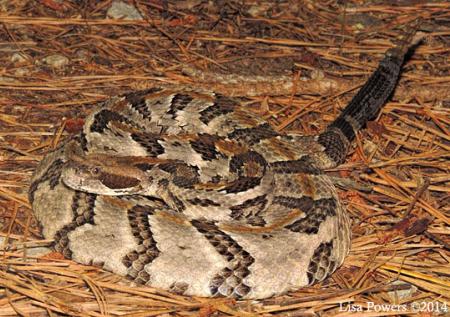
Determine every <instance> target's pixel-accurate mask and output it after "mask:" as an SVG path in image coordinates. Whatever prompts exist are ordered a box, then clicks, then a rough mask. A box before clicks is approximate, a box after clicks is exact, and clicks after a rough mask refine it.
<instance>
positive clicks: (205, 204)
mask: <svg viewBox="0 0 450 317" xmlns="http://www.w3.org/2000/svg"><path fill="white" fill-rule="evenodd" d="M187 201H188V202H189V203H191V204H192V205H197V206H202V207H209V206H215V207H220V204H219V203H217V202H215V201H213V200H211V199H200V198H197V197H196V198H194V199H188V200H187Z"/></svg>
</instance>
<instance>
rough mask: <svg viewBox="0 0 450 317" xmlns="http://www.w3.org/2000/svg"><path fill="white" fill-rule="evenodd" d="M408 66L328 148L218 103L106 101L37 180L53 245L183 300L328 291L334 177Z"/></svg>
mask: <svg viewBox="0 0 450 317" xmlns="http://www.w3.org/2000/svg"><path fill="white" fill-rule="evenodd" d="M405 53H406V49H403V48H394V49H390V50H389V51H388V53H386V56H385V57H384V59H383V60H382V61H381V62H380V64H379V66H378V68H377V69H376V71H375V72H374V73H373V74H372V76H371V77H370V78H369V79H368V81H367V82H366V84H365V85H364V86H363V87H362V89H361V90H360V91H359V92H358V93H357V94H356V96H355V97H354V98H353V99H352V101H351V102H350V104H349V105H348V106H347V107H346V108H345V109H344V110H343V112H342V113H341V115H340V116H339V117H338V118H337V119H336V120H335V121H334V122H333V123H332V124H331V125H329V126H328V128H327V129H326V130H325V131H324V132H323V133H321V134H319V135H317V136H302V135H297V134H289V135H285V134H281V133H278V132H276V131H275V130H274V129H272V127H271V126H270V125H269V124H267V123H266V122H264V121H263V120H261V119H259V118H257V117H255V115H254V114H252V113H251V112H249V111H247V110H245V109H242V108H241V107H239V106H238V103H237V102H236V101H235V100H233V99H230V98H227V97H225V96H223V95H219V94H215V93H213V92H207V91H199V90H194V89H175V90H172V89H167V88H152V89H147V90H144V91H138V92H133V93H131V94H127V95H125V96H120V97H113V98H111V99H109V100H107V101H106V102H104V103H102V104H101V105H100V106H99V107H98V108H97V110H95V111H94V112H93V113H91V114H90V115H89V116H88V117H87V119H86V120H85V124H84V128H83V131H82V132H81V133H80V134H79V135H77V136H75V137H72V138H71V139H70V140H68V141H67V142H66V143H64V144H63V145H62V146H60V147H59V148H57V149H56V150H55V151H53V152H51V153H49V154H47V156H46V157H45V158H44V159H43V161H42V162H41V163H40V165H39V166H38V168H37V169H36V172H35V174H34V176H33V179H32V183H31V186H30V191H29V197H30V201H31V202H32V206H33V210H34V214H35V216H36V218H37V219H38V220H39V222H40V223H41V225H42V230H43V235H44V236H45V237H46V238H49V239H54V241H55V242H54V244H55V248H56V250H58V251H60V252H62V253H63V254H64V256H65V257H67V258H71V259H73V260H75V261H77V262H79V263H83V264H95V265H100V266H102V267H103V268H104V269H106V270H109V271H112V272H114V273H117V274H120V275H126V276H127V277H129V278H130V279H132V280H133V281H134V282H136V283H140V284H147V285H151V286H154V287H159V288H164V289H168V290H171V291H174V292H177V293H180V294H185V295H197V296H222V295H223V296H230V297H236V298H265V297H269V296H272V295H276V294H282V293H285V292H287V291H290V290H295V289H298V288H299V287H302V286H306V285H311V284H313V283H316V282H319V281H322V280H324V279H325V278H326V277H327V276H328V275H329V274H331V273H332V272H333V271H335V269H336V268H337V267H339V265H341V264H342V262H343V260H344V257H345V256H346V254H347V253H348V250H349V244H350V229H349V219H348V216H347V215H346V213H345V211H344V209H343V206H342V204H341V202H340V201H339V199H338V195H337V192H336V190H335V188H334V186H333V184H332V182H331V181H330V178H329V177H328V176H327V175H326V174H325V173H323V170H324V169H326V168H331V167H334V166H336V165H338V164H340V163H342V162H343V161H344V160H345V157H346V154H347V151H348V148H349V146H350V143H351V141H352V140H353V139H354V138H355V133H356V131H358V130H359V129H360V128H362V127H363V126H364V125H365V123H366V122H367V120H369V119H371V118H373V117H374V116H375V115H376V114H377V112H378V111H379V109H380V108H381V107H382V106H383V104H384V103H385V102H386V100H387V99H388V97H389V96H390V94H391V93H392V91H393V89H394V87H395V85H396V83H397V80H398V77H399V74H400V70H401V66H402V64H403V59H404V55H405Z"/></svg>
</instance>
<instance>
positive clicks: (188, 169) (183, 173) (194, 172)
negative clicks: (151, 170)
mask: <svg viewBox="0 0 450 317" xmlns="http://www.w3.org/2000/svg"><path fill="white" fill-rule="evenodd" d="M159 168H160V169H161V170H163V171H165V172H167V173H170V174H172V182H173V183H174V184H175V185H177V186H178V187H181V188H193V186H194V185H195V184H197V183H198V181H199V179H198V178H199V173H198V167H196V166H191V165H188V164H186V163H184V162H181V161H180V162H170V163H163V164H160V165H159Z"/></svg>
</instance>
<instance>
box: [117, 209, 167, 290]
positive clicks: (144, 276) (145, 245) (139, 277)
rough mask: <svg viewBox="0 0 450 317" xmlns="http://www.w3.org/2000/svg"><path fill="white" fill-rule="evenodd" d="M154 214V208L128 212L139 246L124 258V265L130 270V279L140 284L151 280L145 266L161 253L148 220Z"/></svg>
mask: <svg viewBox="0 0 450 317" xmlns="http://www.w3.org/2000/svg"><path fill="white" fill-rule="evenodd" d="M154 212H155V210H154V208H152V207H149V206H140V205H136V206H134V207H133V208H131V209H130V210H128V221H129V223H130V227H131V231H132V233H133V236H134V237H135V238H136V241H137V244H138V246H137V248H136V250H134V251H131V252H129V253H128V254H127V255H125V256H124V258H123V259H122V263H123V264H124V265H125V266H126V267H127V268H128V272H127V274H128V277H130V278H131V279H133V280H134V281H135V282H136V283H139V284H145V283H147V282H148V281H149V280H150V275H149V274H148V273H147V272H146V271H145V265H147V264H149V263H151V262H152V261H153V260H154V259H155V258H157V257H158V256H159V253H160V251H159V250H158V248H157V246H156V241H155V240H154V239H153V233H152V231H151V227H150V222H149V219H148V217H149V216H151V215H153V213H154Z"/></svg>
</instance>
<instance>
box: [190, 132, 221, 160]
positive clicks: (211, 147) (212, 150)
mask: <svg viewBox="0 0 450 317" xmlns="http://www.w3.org/2000/svg"><path fill="white" fill-rule="evenodd" d="M218 139H219V137H217V136H215V135H210V134H199V136H198V138H197V139H196V140H194V141H190V142H189V143H190V144H191V147H192V149H193V150H194V151H195V152H197V153H198V154H200V155H201V156H202V159H204V160H206V161H212V160H214V159H217V158H219V156H220V155H221V154H220V153H219V152H218V151H217V150H216V145H215V142H216V141H217V140H218Z"/></svg>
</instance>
